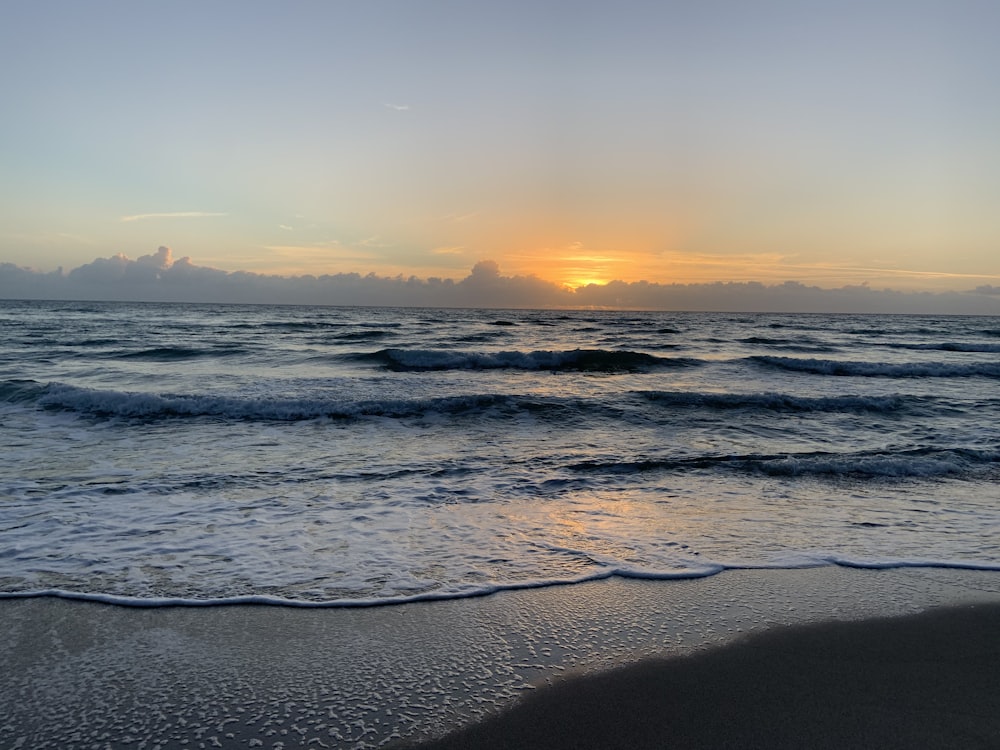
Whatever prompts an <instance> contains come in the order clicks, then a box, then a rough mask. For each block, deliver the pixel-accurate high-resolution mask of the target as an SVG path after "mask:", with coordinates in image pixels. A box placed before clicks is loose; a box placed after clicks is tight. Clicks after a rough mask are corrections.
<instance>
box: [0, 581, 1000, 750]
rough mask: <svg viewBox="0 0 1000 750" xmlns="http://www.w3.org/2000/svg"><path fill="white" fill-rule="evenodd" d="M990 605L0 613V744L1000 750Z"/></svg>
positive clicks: (470, 603)
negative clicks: (430, 744) (994, 749)
mask: <svg viewBox="0 0 1000 750" xmlns="http://www.w3.org/2000/svg"><path fill="white" fill-rule="evenodd" d="M997 607H1000V574H998V573H997V572H991V571H962V570H934V569H928V570H920V569H897V570H856V569H848V568H836V567H829V568H816V569H808V570H767V571H754V570H746V571H740V570H733V571H727V572H725V573H722V574H719V575H717V576H713V577H710V578H704V579H697V580H670V581H649V580H629V579H621V578H611V579H607V580H602V581H594V582H590V583H583V584H576V585H571V586H555V587H548V588H539V589H528V590H520V591H507V592H501V593H498V594H495V595H492V596H486V597H479V598H472V599H461V600H451V601H436V602H427V603H422V604H407V605H395V606H387V607H375V608H363V609H343V608H339V609H338V608H326V609H323V608H319V609H308V608H296V607H287V606H248V605H240V606H205V607H159V608H131V607H121V606H113V605H107V604H98V603H94V602H84V601H72V600H66V599H61V598H56V597H38V598H27V599H0V632H2V633H3V638H0V666H2V668H0V706H2V707H3V710H2V711H0V747H3V748H4V750H7V748H31V750H42V749H43V748H60V749H61V748H73V747H100V748H110V750H124V749H125V748H145V749H146V750H152V749H153V748H161V750H166V749H167V748H200V747H206V748H211V747H224V748H247V747H264V748H275V747H281V748H284V750H291V748H299V747H301V748H317V747H337V748H360V747H381V746H396V747H409V746H414V745H416V744H417V743H418V742H420V741H424V740H435V741H436V740H439V739H440V738H441V737H443V736H445V735H447V733H448V732H451V731H454V730H456V729H458V728H462V727H466V728H467V731H469V732H474V733H476V734H465V735H459V736H457V737H454V738H450V739H447V740H443V741H441V742H442V744H440V745H436V746H438V747H490V746H492V747H595V748H597V747H616V746H617V747H670V746H671V743H672V744H673V746H675V747H741V748H743V747H779V748H780V747H792V746H795V747H838V748H851V747H922V748H923V747H963V748H970V747H971V748H975V747H1000V737H998V734H997V732H998V728H997V723H996V722H997V719H996V717H997V716H1000V706H998V705H997V703H996V700H997V696H1000V682H998V679H1000V678H998V677H997V675H1000V663H998V655H997V646H996V645H995V644H997V643H1000V636H998V635H997V634H998V633H1000V622H998V609H997ZM923 611H928V612H929V614H927V615H925V616H923V615H922V616H920V617H917V618H915V619H903V620H890V621H885V622H882V621H876V620H873V619H872V618H883V617H886V616H893V617H898V616H909V615H913V614H915V613H919V612H923ZM844 621H859V622H854V623H853V624H852V623H850V622H849V623H848V624H846V625H845V624H837V623H838V622H839V623H843V622H844ZM831 622H832V623H833V624H828V625H818V626H817V625H815V624H816V623H831ZM802 625H807V626H808V627H806V629H803V630H799V629H797V628H798V627H799V626H802ZM814 626H815V627H814ZM789 628H791V629H789ZM746 638H750V639H752V640H750V641H747V642H743V640H742V639H746ZM733 643H736V644H737V645H730V644H733ZM677 657H681V658H680V660H679V661H678V660H677ZM570 676H572V677H570ZM991 701H992V702H991ZM497 717H499V718H497ZM671 737H672V738H674V739H673V740H670V739H669V738H671ZM893 742H895V743H896V744H895V745H893V744H892V743H893ZM279 743H280V744H279ZM490 743H492V744H490ZM615 743H618V744H615ZM699 743H700V744H699ZM727 743H728V744H727ZM824 743H826V744H824Z"/></svg>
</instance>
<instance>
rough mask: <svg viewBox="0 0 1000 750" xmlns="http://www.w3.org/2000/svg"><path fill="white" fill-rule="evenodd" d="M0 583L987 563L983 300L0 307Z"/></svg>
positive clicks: (488, 580)
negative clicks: (875, 307) (836, 307)
mask: <svg viewBox="0 0 1000 750" xmlns="http://www.w3.org/2000/svg"><path fill="white" fill-rule="evenodd" d="M0 344H2V346H0V446H2V451H3V454H2V456H3V460H2V462H0V595H3V596H28V595H34V594H38V593H62V594H64V595H71V596H79V597H82V598H92V599H95V600H101V601H115V602H121V603H134V604H149V605H154V604H165V603H176V602H178V601H180V602H190V603H211V602H220V601H274V602H283V603H294V604H302V605H319V604H323V605H329V606H353V605H364V604H372V603H392V602H402V601H411V600H414V599H427V598H451V597H462V596H470V595H476V594H482V593H488V592H492V591H497V590H500V589H504V588H516V587H526V586H542V585H550V584H557V583H558V584H565V583H573V582H579V581H585V580H591V579H595V578H603V577H608V576H612V575H622V576H635V577H648V578H674V577H697V576H708V575H712V574H715V573H718V572H720V571H723V570H725V569H727V568H796V567H808V566H819V565H833V564H839V565H850V566H863V567H891V566H943V567H968V568H982V569H1000V319H998V318H995V317H985V318H983V317H945V316H878V315H786V314H781V315H778V314H775V315H763V314H747V315H738V314H706V313H690V314H684V313H651V312H640V313H636V312H605V311H598V312H593V311H509V310H503V311H500V310H427V309H391V308H333V307H277V306H234V305H169V304H134V303H93V302H86V303H79V302H16V301H6V302H0Z"/></svg>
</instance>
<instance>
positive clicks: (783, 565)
mask: <svg viewBox="0 0 1000 750" xmlns="http://www.w3.org/2000/svg"><path fill="white" fill-rule="evenodd" d="M833 566H837V567H843V568H861V569H865V570H888V569H893V568H930V569H940V570H980V571H1000V563H995V562H979V561H965V560H933V559H918V558H912V559H908V558H884V559H879V558H855V557H848V556H842V555H834V554H830V553H826V552H799V553H787V554H785V555H782V556H780V557H779V558H777V559H775V560H774V561H772V562H763V563H758V562H740V561H730V562H709V561H703V562H700V563H699V564H697V565H691V566H690V567H684V568H668V569H657V568H643V567H639V566H635V565H608V566H606V567H604V568H601V569H598V570H596V571H594V572H591V573H587V574H584V575H580V576H573V577H566V578H544V579H528V580H522V581H509V582H497V583H489V584H463V585H457V586H454V587H452V588H448V589H444V590H440V591H428V592H423V593H420V594H410V595H395V596H384V597H367V598H361V597H359V598H356V599H351V598H341V599H292V598H285V597H281V596H275V595H271V594H241V595H236V596H217V597H206V598H197V597H182V596H145V597H143V596H129V595H125V594H112V593H105V592H100V591H74V590H68V589H58V588H48V589H29V590H24V591H0V600H3V599H39V598H48V597H51V598H59V599H69V600H73V601H87V602H95V603H100V604H111V605H115V606H119V607H134V608H145V609H152V608H157V607H221V606H235V605H248V604H254V605H263V606H274V607H295V608H300V609H360V608H372V607H391V606H397V605H400V604H414V603H418V602H434V601H450V600H455V599H473V598H477V597H482V596H491V595H493V594H497V593H500V592H503V591H523V590H526V589H542V588H552V587H554V586H572V585H575V584H582V583H591V582H594V581H603V580H607V579H609V578H626V579H638V580H649V581H687V580H691V579H697V578H710V577H712V576H716V575H720V574H725V572H726V571H729V570H805V569H811V568H823V567H833Z"/></svg>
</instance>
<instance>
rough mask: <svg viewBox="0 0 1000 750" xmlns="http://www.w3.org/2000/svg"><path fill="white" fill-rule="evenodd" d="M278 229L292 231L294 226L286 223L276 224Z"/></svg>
mask: <svg viewBox="0 0 1000 750" xmlns="http://www.w3.org/2000/svg"><path fill="white" fill-rule="evenodd" d="M278 229H284V230H285V231H286V232H294V231H295V227H290V226H288V225H287V224H278Z"/></svg>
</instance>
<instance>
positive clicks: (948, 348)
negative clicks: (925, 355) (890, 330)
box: [885, 341, 1000, 352]
mask: <svg viewBox="0 0 1000 750" xmlns="http://www.w3.org/2000/svg"><path fill="white" fill-rule="evenodd" d="M885 346H888V347H889V348H891V349H914V350H917V351H938V352H1000V344H979V343H965V342H960V341H944V342H941V343H939V344H898V343H897V344H886V345H885Z"/></svg>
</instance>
